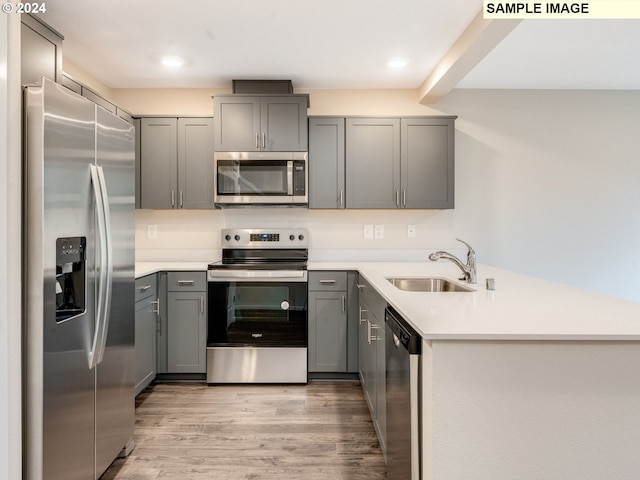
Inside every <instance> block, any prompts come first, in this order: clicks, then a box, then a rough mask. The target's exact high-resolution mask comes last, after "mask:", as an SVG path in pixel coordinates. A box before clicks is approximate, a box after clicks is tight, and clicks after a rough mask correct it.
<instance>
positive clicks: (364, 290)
mask: <svg viewBox="0 0 640 480" xmlns="http://www.w3.org/2000/svg"><path fill="white" fill-rule="evenodd" d="M358 289H359V325H360V328H359V336H358V339H359V360H360V362H359V365H360V366H359V376H360V382H361V384H362V389H363V391H364V396H365V399H366V400H367V405H368V406H369V412H370V413H371V418H372V419H373V424H374V427H375V430H376V433H377V434H378V440H379V441H380V446H381V448H382V451H383V453H385V455H386V445H387V442H386V439H387V420H386V416H387V415H386V379H385V375H386V363H385V346H384V345H385V328H384V309H385V307H386V302H385V301H384V299H383V298H382V297H381V296H380V295H379V294H378V293H377V292H376V291H375V290H374V288H373V287H372V286H371V284H369V282H367V281H366V280H365V279H364V278H362V277H360V278H359V280H358Z"/></svg>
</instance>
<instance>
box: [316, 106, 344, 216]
mask: <svg viewBox="0 0 640 480" xmlns="http://www.w3.org/2000/svg"><path fill="white" fill-rule="evenodd" d="M344 169H345V163H344V118H342V117H310V118H309V208H344V207H345V185H344V171H345V170H344Z"/></svg>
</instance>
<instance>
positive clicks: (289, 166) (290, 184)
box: [287, 160, 293, 195]
mask: <svg viewBox="0 0 640 480" xmlns="http://www.w3.org/2000/svg"><path fill="white" fill-rule="evenodd" d="M287 195H293V161H292V160H289V161H288V162H287Z"/></svg>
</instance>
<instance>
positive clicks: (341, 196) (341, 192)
mask: <svg viewBox="0 0 640 480" xmlns="http://www.w3.org/2000/svg"><path fill="white" fill-rule="evenodd" d="M339 198H340V200H339V202H340V205H339V206H340V207H343V206H344V190H340V197H339Z"/></svg>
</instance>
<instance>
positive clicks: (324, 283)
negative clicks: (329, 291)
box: [320, 280, 336, 285]
mask: <svg viewBox="0 0 640 480" xmlns="http://www.w3.org/2000/svg"><path fill="white" fill-rule="evenodd" d="M320 283H321V284H322V285H333V284H334V283H336V281H335V280H320Z"/></svg>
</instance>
